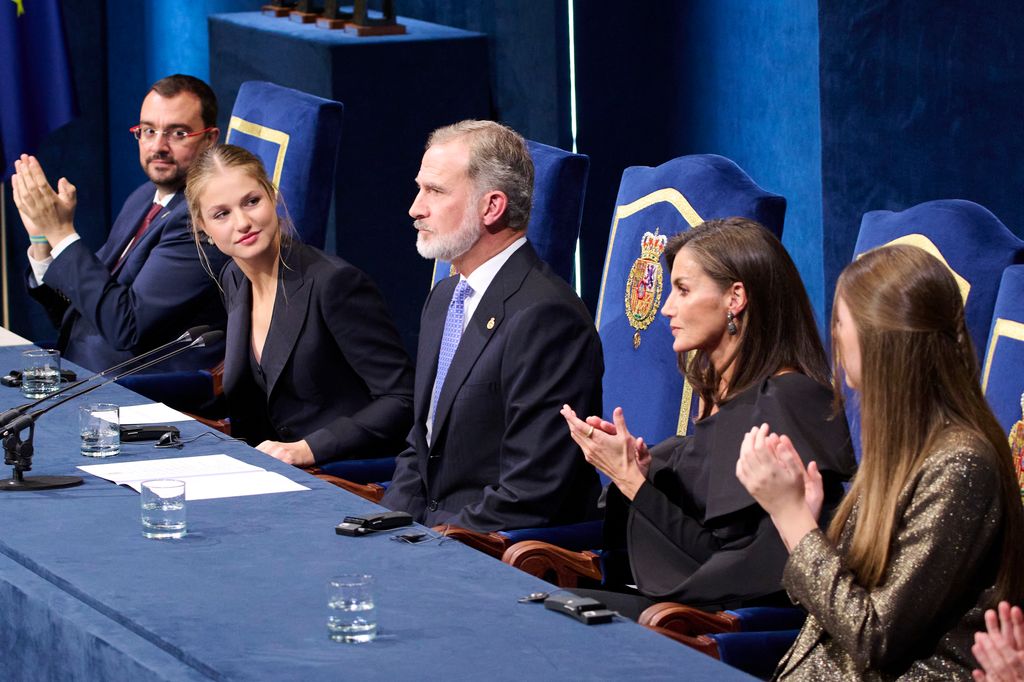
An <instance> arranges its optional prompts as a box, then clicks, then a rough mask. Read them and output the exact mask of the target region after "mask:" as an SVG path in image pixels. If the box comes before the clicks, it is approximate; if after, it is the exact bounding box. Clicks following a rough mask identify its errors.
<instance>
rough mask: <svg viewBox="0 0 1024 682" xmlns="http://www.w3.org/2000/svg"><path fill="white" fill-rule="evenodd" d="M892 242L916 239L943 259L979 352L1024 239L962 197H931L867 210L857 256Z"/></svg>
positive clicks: (1023, 247) (1023, 248) (916, 243)
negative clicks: (1001, 283)
mask: <svg viewBox="0 0 1024 682" xmlns="http://www.w3.org/2000/svg"><path fill="white" fill-rule="evenodd" d="M888 244H912V245H914V246H919V247H920V248H922V249H924V250H925V251H928V252H929V253H931V254H932V255H933V256H936V257H937V258H939V260H941V261H942V262H943V263H945V265H946V266H947V267H948V268H949V269H950V271H951V272H952V273H953V276H954V278H956V280H957V284H958V285H959V286H960V293H961V294H963V297H964V305H965V312H966V317H967V329H968V331H969V332H970V333H971V338H972V340H973V341H974V346H975V349H976V350H977V352H978V353H979V354H980V353H981V352H982V351H983V349H984V348H985V345H986V342H987V340H988V332H989V326H990V325H991V323H992V309H993V307H994V306H995V303H996V293H997V292H998V289H999V278H1000V277H1001V276H1002V273H1003V270H1005V269H1006V268H1007V267H1008V266H1010V265H1012V264H1014V263H1019V262H1021V258H1022V257H1024V241H1021V240H1020V239H1018V238H1017V237H1016V236H1015V235H1014V234H1013V233H1012V232H1010V230H1009V229H1007V227H1006V226H1005V225H1004V224H1003V223H1002V222H1001V221H1000V220H999V218H997V217H995V216H994V215H993V214H992V213H991V212H990V211H989V210H988V209H987V208H985V207H984V206H979V205H978V204H975V203H974V202H971V201H964V200H962V199H943V200H939V201H926V202H925V203H923V204H918V205H917V206H912V207H910V208H908V209H906V210H905V211H870V212H868V213H865V214H864V217H863V219H861V223H860V233H859V234H858V235H857V245H856V247H855V248H854V258H857V257H858V256H860V255H861V254H862V253H864V252H865V251H868V250H869V249H873V248H876V247H879V246H885V245H888Z"/></svg>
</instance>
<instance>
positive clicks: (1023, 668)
mask: <svg viewBox="0 0 1024 682" xmlns="http://www.w3.org/2000/svg"><path fill="white" fill-rule="evenodd" d="M985 627H986V628H987V632H977V633H975V635H974V646H973V647H971V652H972V653H973V654H974V657H975V658H977V659H978V663H979V664H981V667H982V669H981V670H975V671H974V679H975V680H977V682H1019V681H1021V680H1024V612H1022V611H1021V609H1020V607H1019V606H1014V607H1013V608H1012V609H1011V608H1010V604H1009V603H1007V602H1005V601H1004V602H1000V603H999V610H998V612H997V611H996V610H995V609H989V610H988V611H986V612H985Z"/></svg>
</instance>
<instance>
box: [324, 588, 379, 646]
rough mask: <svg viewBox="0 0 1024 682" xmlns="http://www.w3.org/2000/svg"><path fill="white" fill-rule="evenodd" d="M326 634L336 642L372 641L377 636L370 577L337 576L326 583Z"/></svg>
mask: <svg viewBox="0 0 1024 682" xmlns="http://www.w3.org/2000/svg"><path fill="white" fill-rule="evenodd" d="M327 611H328V614H329V615H328V616H327V634H328V636H329V637H330V638H331V639H333V640H334V641H335V642H347V643H362V642H372V641H373V640H374V639H375V638H376V637H377V608H376V606H375V605H374V602H373V576H370V575H339V576H336V577H334V578H331V580H330V582H328V583H327Z"/></svg>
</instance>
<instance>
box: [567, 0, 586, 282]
mask: <svg viewBox="0 0 1024 682" xmlns="http://www.w3.org/2000/svg"><path fill="white" fill-rule="evenodd" d="M572 4H573V0H566V6H567V8H568V10H569V11H568V15H569V126H570V128H571V130H572V153H573V154H578V153H579V149H578V148H577V147H576V19H575V17H574V16H573V7H572ZM574 267H575V276H574V277H573V279H574V280H575V282H576V295H577V296H581V297H582V296H583V290H582V289H581V280H582V279H583V277H582V275H583V265H582V262H581V260H580V240H579V239H576V262H575V264H574Z"/></svg>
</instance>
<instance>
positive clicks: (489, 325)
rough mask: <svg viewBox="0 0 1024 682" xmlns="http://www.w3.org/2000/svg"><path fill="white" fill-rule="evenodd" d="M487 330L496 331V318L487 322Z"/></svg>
mask: <svg viewBox="0 0 1024 682" xmlns="http://www.w3.org/2000/svg"><path fill="white" fill-rule="evenodd" d="M487 328H488V329H494V318H493V317H492V318H491V319H489V320H487Z"/></svg>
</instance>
